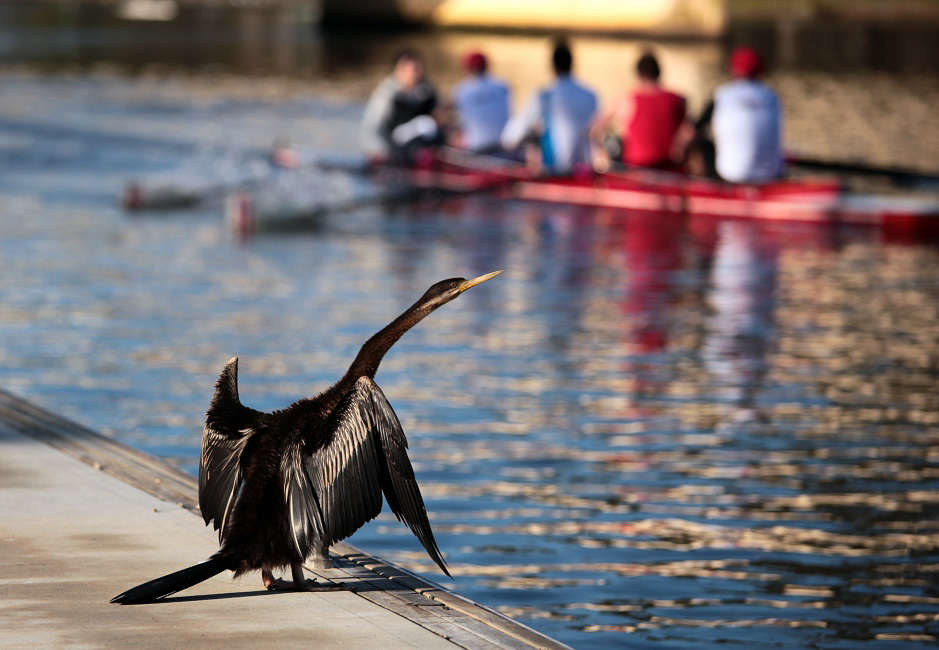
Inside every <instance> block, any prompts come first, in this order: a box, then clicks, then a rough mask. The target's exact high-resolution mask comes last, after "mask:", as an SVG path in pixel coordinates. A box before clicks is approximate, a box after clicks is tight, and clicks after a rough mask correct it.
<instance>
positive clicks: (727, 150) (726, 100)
mask: <svg viewBox="0 0 939 650" xmlns="http://www.w3.org/2000/svg"><path fill="white" fill-rule="evenodd" d="M729 68H730V74H731V76H732V77H733V79H731V80H730V81H729V82H727V83H725V84H724V85H722V86H721V87H720V88H718V89H717V91H716V92H715V93H714V101H713V103H712V104H711V105H710V106H708V108H706V109H705V111H704V114H703V115H702V117H701V118H700V119H699V120H698V125H697V126H698V130H699V132H700V131H701V130H702V129H703V128H704V126H706V125H707V123H708V122H710V123H711V129H712V131H713V133H714V148H715V168H716V171H717V174H718V175H719V176H720V177H721V178H723V179H724V180H727V181H731V182H734V183H761V182H766V181H771V180H773V179H776V178H779V177H780V176H782V175H783V172H784V171H785V168H784V165H783V157H782V144H781V141H782V137H781V133H782V116H781V111H780V107H779V98H778V97H777V95H776V93H775V92H773V90H772V89H771V88H770V87H769V86H767V85H766V84H765V83H763V81H762V80H761V77H762V76H763V60H762V58H761V57H760V54H759V53H758V52H757V51H756V50H755V49H753V48H752V47H747V46H741V47H737V48H734V50H733V51H732V52H731V54H730V60H729Z"/></svg>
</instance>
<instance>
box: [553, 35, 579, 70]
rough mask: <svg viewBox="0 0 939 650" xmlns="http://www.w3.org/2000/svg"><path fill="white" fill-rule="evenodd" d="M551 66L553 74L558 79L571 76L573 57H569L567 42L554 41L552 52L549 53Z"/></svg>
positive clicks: (569, 51) (569, 50)
mask: <svg viewBox="0 0 939 650" xmlns="http://www.w3.org/2000/svg"><path fill="white" fill-rule="evenodd" d="M551 65H552V66H553V67H554V74H556V75H557V76H559V77H567V76H569V75H570V74H571V68H573V67H574V57H573V55H571V48H570V46H569V45H568V44H567V41H565V40H563V39H561V40H557V41H555V43H554V52H552V53H551Z"/></svg>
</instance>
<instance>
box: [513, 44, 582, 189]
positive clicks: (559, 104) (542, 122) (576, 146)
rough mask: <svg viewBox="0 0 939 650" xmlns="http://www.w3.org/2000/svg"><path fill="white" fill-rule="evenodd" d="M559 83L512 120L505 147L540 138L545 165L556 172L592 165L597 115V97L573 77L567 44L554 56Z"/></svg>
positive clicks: (542, 91) (559, 47)
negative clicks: (592, 130)
mask: <svg viewBox="0 0 939 650" xmlns="http://www.w3.org/2000/svg"><path fill="white" fill-rule="evenodd" d="M551 60H552V64H553V67H554V73H555V76H556V77H557V80H556V81H555V82H554V84H552V85H551V86H550V87H548V88H545V89H542V90H539V91H538V92H536V93H535V95H534V96H533V97H532V98H531V99H530V100H529V102H528V104H527V105H526V106H525V108H524V110H522V112H521V113H519V114H517V115H514V116H513V117H512V118H511V119H509V122H508V124H506V126H505V129H504V130H503V132H502V146H503V147H505V148H506V149H510V150H511V149H516V148H518V147H519V146H520V145H522V144H524V143H525V142H526V141H530V139H532V138H533V137H534V136H538V144H539V147H540V150H541V163H542V164H543V166H544V167H546V168H548V169H549V170H551V171H554V172H568V171H570V170H571V169H572V168H573V167H574V166H575V165H578V164H584V165H589V164H590V163H591V158H592V156H591V150H590V127H591V125H592V123H593V120H594V119H595V117H596V114H597V96H596V94H595V93H594V92H593V91H592V90H590V89H588V88H587V87H585V86H583V85H582V84H580V83H578V82H577V81H574V79H572V78H571V68H572V67H573V57H572V55H571V50H570V48H569V47H568V46H567V43H565V42H564V41H559V42H557V43H556V44H555V47H554V52H553V54H552V56H551Z"/></svg>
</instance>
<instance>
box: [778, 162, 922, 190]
mask: <svg viewBox="0 0 939 650" xmlns="http://www.w3.org/2000/svg"><path fill="white" fill-rule="evenodd" d="M787 162H788V163H789V164H790V165H793V166H795V167H802V168H804V169H814V170H819V171H830V172H838V173H841V174H859V175H862V176H883V177H886V178H889V179H890V180H891V182H893V183H894V184H895V185H897V186H899V187H907V188H914V189H937V188H939V175H937V174H928V173H925V172H921V171H916V170H913V169H904V168H901V167H892V166H885V165H873V164H870V163H864V162H853V161H841V160H821V159H818V158H803V157H801V156H789V157H788V158H787Z"/></svg>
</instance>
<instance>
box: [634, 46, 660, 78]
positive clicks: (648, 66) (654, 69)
mask: <svg viewBox="0 0 939 650" xmlns="http://www.w3.org/2000/svg"><path fill="white" fill-rule="evenodd" d="M636 74H637V75H638V76H639V79H640V80H641V81H646V82H648V83H657V82H658V80H659V75H660V74H662V70H661V69H660V68H659V62H658V59H656V58H655V55H653V54H652V53H651V52H646V53H645V54H643V55H642V56H641V57H639V60H638V61H636Z"/></svg>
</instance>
